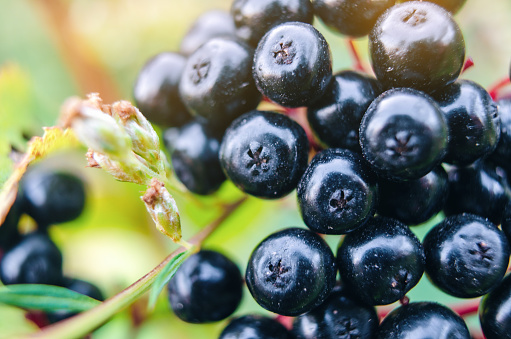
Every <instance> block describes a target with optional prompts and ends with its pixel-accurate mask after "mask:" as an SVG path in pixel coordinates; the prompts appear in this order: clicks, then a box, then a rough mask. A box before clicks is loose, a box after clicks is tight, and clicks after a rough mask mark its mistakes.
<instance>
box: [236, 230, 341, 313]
mask: <svg viewBox="0 0 511 339" xmlns="http://www.w3.org/2000/svg"><path fill="white" fill-rule="evenodd" d="M335 275H336V268H335V258H334V255H333V253H332V250H331V249H330V247H328V245H327V243H326V242H325V241H324V240H323V239H322V238H321V237H320V236H319V235H317V234H316V233H313V232H311V231H309V230H305V229H301V228H288V229H285V230H282V231H279V232H276V233H273V234H271V235H270V236H268V237H267V238H266V239H264V240H263V241H262V242H261V243H260V244H259V245H257V247H256V248H255V249H254V251H253V252H252V254H251V256H250V259H249V261H248V266H247V271H246V276H245V280H246V283H247V287H248V289H249V290H250V293H251V294H252V297H253V298H254V299H255V300H256V301H257V303H258V304H259V305H261V306H262V307H263V308H265V309H267V310H269V311H271V312H274V313H278V314H281V315H287V316H296V315H299V314H302V313H305V312H308V311H310V310H312V309H313V308H315V307H317V306H319V305H320V304H321V303H323V301H325V299H326V298H327V297H328V295H329V294H330V292H331V291H332V289H333V287H334V285H335Z"/></svg>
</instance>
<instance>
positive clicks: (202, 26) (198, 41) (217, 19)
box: [179, 9, 236, 55]
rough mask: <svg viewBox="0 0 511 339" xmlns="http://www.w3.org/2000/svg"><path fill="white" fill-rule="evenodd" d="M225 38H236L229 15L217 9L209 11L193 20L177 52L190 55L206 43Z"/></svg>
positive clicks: (234, 28)
mask: <svg viewBox="0 0 511 339" xmlns="http://www.w3.org/2000/svg"><path fill="white" fill-rule="evenodd" d="M226 36H227V37H229V36H230V37H235V36H236V27H235V26H234V20H233V19H232V17H231V15H230V13H229V12H227V11H223V10H218V9H214V10H210V11H207V12H204V13H203V14H202V15H201V16H199V17H198V18H197V20H195V22H194V23H193V24H192V26H191V27H190V29H189V30H188V32H186V34H185V35H184V36H183V39H181V45H180V47H179V51H180V52H181V53H183V54H184V55H190V54H192V53H193V52H195V51H196V50H197V48H199V47H200V46H201V45H202V44H204V43H205V42H206V41H208V40H211V39H213V38H217V37H226Z"/></svg>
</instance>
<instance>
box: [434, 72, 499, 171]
mask: <svg viewBox="0 0 511 339" xmlns="http://www.w3.org/2000/svg"><path fill="white" fill-rule="evenodd" d="M434 98H435V99H436V101H437V103H438V105H439V106H440V108H441V109H442V111H443V112H444V114H445V117H446V119H447V125H448V127H449V143H448V145H447V154H446V156H445V159H444V161H445V162H447V163H449V164H454V165H460V166H466V165H469V164H471V163H473V162H474V161H476V160H477V159H479V158H481V157H484V156H486V155H489V154H490V153H491V152H493V150H495V148H496V147H497V143H498V141H499V137H500V118H499V115H498V111H497V105H496V104H495V103H494V102H493V100H492V98H491V97H490V95H489V94H488V92H486V90H485V89H484V88H482V87H481V86H480V85H478V84H477V83H475V82H473V81H470V80H458V81H456V82H455V83H453V84H452V85H449V86H447V87H446V88H444V89H443V90H441V91H439V92H437V93H435V95H434Z"/></svg>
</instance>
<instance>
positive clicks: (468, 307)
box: [449, 299, 480, 317]
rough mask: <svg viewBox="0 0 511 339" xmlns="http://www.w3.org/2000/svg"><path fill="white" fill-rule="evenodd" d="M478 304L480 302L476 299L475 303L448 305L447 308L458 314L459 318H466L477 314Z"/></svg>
mask: <svg viewBox="0 0 511 339" xmlns="http://www.w3.org/2000/svg"><path fill="white" fill-rule="evenodd" d="M479 302H480V300H479V299H477V300H475V301H470V302H466V303H462V304H458V305H450V306H449V307H450V308H451V309H452V310H453V311H454V312H456V313H458V314H459V315H460V317H466V316H470V315H473V314H476V313H477V311H478V310H479Z"/></svg>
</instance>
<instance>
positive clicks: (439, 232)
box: [424, 214, 510, 298]
mask: <svg viewBox="0 0 511 339" xmlns="http://www.w3.org/2000/svg"><path fill="white" fill-rule="evenodd" d="M424 252H425V253H426V274H427V275H428V277H429V279H430V280H431V281H432V282H433V284H435V286H437V287H438V288H440V289H441V290H442V291H444V292H446V293H448V294H450V295H453V296H455V297H458V298H475V297H479V296H482V295H484V294H486V293H488V292H490V291H491V290H492V289H494V288H495V287H496V286H497V285H498V284H499V282H500V281H501V279H502V278H503V277H504V274H505V273H506V270H507V265H508V263H509V254H510V252H509V244H508V242H507V239H506V237H505V235H504V233H502V232H501V231H500V230H499V229H498V228H497V226H495V225H494V224H492V223H491V222H489V221H488V220H486V219H484V218H481V217H479V216H476V215H472V214H460V215H456V216H451V217H447V218H446V219H445V220H444V221H442V222H441V223H439V224H438V225H436V226H435V227H434V228H433V229H431V230H430V231H429V232H428V234H427V235H426V237H425V238H424Z"/></svg>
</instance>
